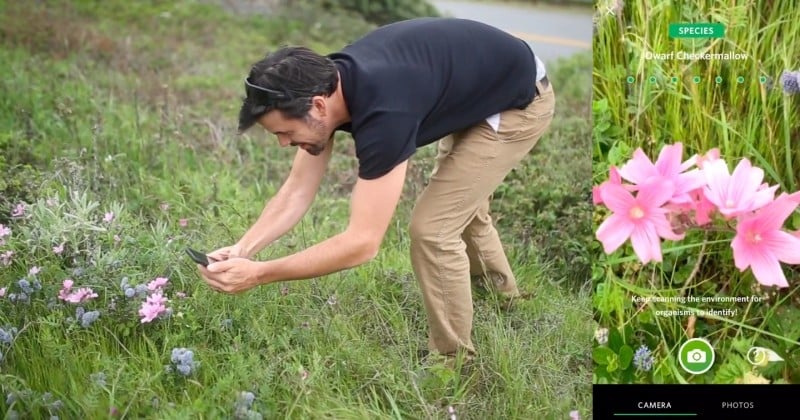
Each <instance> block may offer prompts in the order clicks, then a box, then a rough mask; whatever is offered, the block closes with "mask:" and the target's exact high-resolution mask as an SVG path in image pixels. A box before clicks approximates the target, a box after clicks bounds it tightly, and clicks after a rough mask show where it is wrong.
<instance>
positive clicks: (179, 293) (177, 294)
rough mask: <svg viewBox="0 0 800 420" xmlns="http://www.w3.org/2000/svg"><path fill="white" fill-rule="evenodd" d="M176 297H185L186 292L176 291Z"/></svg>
mask: <svg viewBox="0 0 800 420" xmlns="http://www.w3.org/2000/svg"><path fill="white" fill-rule="evenodd" d="M175 297H177V298H178V299H185V298H186V293H184V292H177V293H175Z"/></svg>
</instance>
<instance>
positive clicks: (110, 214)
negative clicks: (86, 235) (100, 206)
mask: <svg viewBox="0 0 800 420" xmlns="http://www.w3.org/2000/svg"><path fill="white" fill-rule="evenodd" d="M103 221H104V222H106V223H111V222H112V221H114V212H113V211H110V212H107V213H106V214H105V215H104V216H103Z"/></svg>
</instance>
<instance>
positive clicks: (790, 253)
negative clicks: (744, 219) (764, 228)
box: [763, 230, 800, 264]
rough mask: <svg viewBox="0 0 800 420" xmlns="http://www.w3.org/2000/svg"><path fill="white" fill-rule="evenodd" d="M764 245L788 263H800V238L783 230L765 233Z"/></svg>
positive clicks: (779, 258)
mask: <svg viewBox="0 0 800 420" xmlns="http://www.w3.org/2000/svg"><path fill="white" fill-rule="evenodd" d="M763 243H764V246H765V247H767V248H768V249H769V250H770V251H771V252H772V253H773V254H774V255H775V257H776V258H777V259H778V261H782V262H785V263H787V264H800V238H798V237H796V236H793V235H791V234H790V233H788V232H784V231H782V230H777V231H772V232H768V233H766V234H764V237H763Z"/></svg>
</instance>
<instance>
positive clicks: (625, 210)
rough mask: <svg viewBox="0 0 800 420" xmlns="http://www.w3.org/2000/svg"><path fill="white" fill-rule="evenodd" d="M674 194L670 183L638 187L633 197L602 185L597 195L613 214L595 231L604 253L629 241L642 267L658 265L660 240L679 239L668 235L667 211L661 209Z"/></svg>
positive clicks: (658, 181)
mask: <svg viewBox="0 0 800 420" xmlns="http://www.w3.org/2000/svg"><path fill="white" fill-rule="evenodd" d="M674 191H675V189H674V186H673V183H672V182H671V181H669V180H666V179H663V178H661V179H658V178H656V179H655V180H650V181H649V182H647V183H645V184H641V185H639V191H638V192H637V193H636V197H633V195H632V194H631V192H629V191H628V190H626V189H625V188H624V187H623V186H621V185H616V184H607V185H605V186H604V187H603V188H602V190H601V191H600V194H601V195H602V199H603V202H604V203H605V204H606V206H608V208H609V209H611V211H613V212H614V214H612V215H611V216H610V217H609V218H608V219H606V220H605V221H603V223H602V224H601V225H600V227H599V228H598V229H597V239H598V240H600V242H602V243H603V249H604V250H605V252H606V253H608V254H610V253H612V252H614V251H615V250H616V249H617V248H619V247H620V246H621V245H622V244H623V243H625V241H627V240H628V238H630V239H631V243H632V245H633V250H634V252H636V255H637V256H638V257H639V259H641V260H642V262H643V263H645V264H646V263H648V262H649V261H651V260H652V261H661V241H660V238H664V239H671V240H678V239H681V238H682V237H683V236H682V235H677V234H675V233H674V232H673V231H672V227H671V226H670V223H669V221H668V220H667V209H665V208H663V207H662V206H663V205H664V204H666V203H667V201H669V199H670V197H672V196H673V192H674Z"/></svg>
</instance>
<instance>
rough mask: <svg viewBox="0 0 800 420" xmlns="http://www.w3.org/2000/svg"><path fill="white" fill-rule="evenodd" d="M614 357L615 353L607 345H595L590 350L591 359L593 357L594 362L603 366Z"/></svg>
mask: <svg viewBox="0 0 800 420" xmlns="http://www.w3.org/2000/svg"><path fill="white" fill-rule="evenodd" d="M614 357H616V354H614V352H613V351H611V349H609V348H608V347H595V348H594V350H592V359H594V361H595V363H597V364H598V365H603V366H605V365H607V364H608V363H609V362H610V361H611V359H612V358H614Z"/></svg>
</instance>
